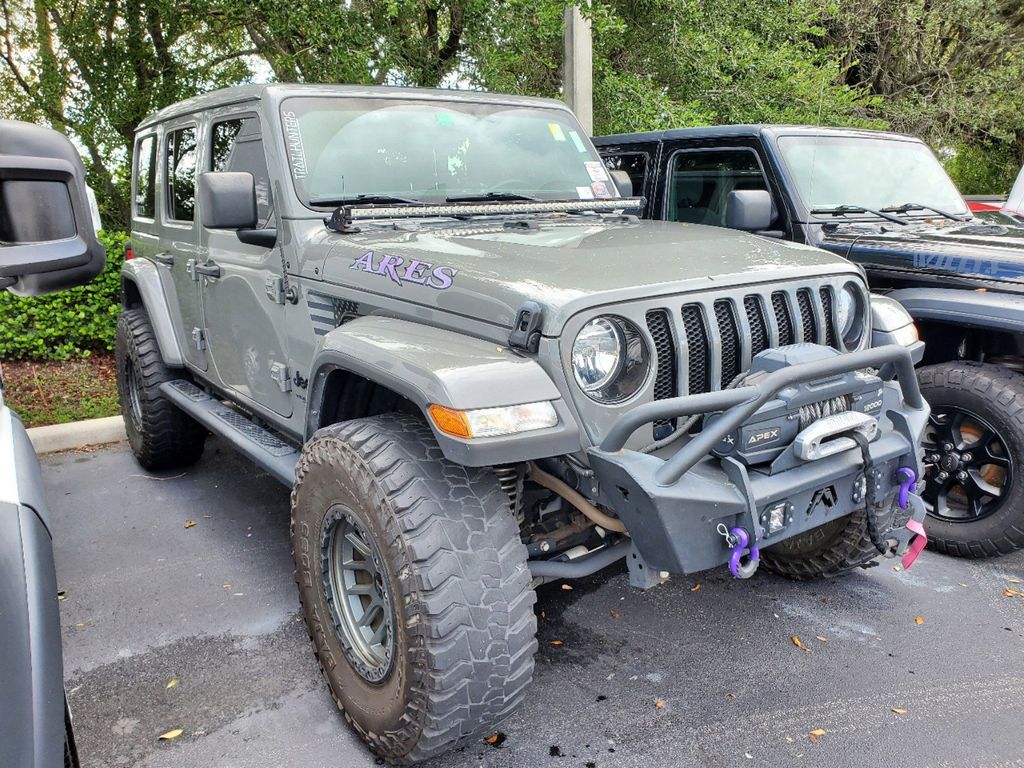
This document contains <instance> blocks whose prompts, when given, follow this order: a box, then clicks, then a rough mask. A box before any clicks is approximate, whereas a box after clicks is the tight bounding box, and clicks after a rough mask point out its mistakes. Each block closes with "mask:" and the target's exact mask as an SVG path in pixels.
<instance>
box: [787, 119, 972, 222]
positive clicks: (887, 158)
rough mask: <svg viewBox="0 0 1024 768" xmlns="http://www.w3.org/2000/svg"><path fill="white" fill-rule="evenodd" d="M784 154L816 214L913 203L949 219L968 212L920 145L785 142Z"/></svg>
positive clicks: (844, 139) (822, 139)
mask: <svg viewBox="0 0 1024 768" xmlns="http://www.w3.org/2000/svg"><path fill="white" fill-rule="evenodd" d="M779 149H780V150H781V152H782V156H783V158H785V161H786V165H787V166H788V168H789V171H790V173H791V174H792V176H793V180H794V182H795V183H796V186H797V189H798V190H799V192H800V196H801V198H802V199H803V201H804V203H805V204H806V206H807V207H808V208H809V209H811V210H815V209H827V208H835V207H836V206H840V205H849V206H859V207H862V208H874V209H876V210H879V209H883V208H892V207H895V206H899V205H903V204H904V203H914V204H916V205H921V206H932V207H934V208H938V209H939V210H942V211H947V212H949V213H957V214H960V213H966V212H967V206H966V205H965V204H964V201H963V198H962V197H961V196H960V192H959V191H957V188H956V187H955V186H953V182H952V181H950V179H949V176H947V175H946V171H945V169H943V167H942V165H941V163H939V161H938V159H937V158H936V157H935V155H933V154H932V152H931V150H930V149H928V147H926V146H925V145H924V144H920V143H918V142H916V141H896V140H892V139H882V138H868V137H859V136H782V137H780V138H779ZM917 212H918V211H916V210H913V211H911V213H917ZM923 213H925V214H929V215H930V214H931V213H932V212H931V211H923Z"/></svg>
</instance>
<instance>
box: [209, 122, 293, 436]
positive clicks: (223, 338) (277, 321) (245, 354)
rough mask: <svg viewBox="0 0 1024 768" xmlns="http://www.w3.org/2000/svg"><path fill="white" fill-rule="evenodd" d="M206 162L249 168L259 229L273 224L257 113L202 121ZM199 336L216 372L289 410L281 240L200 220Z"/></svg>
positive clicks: (245, 393) (256, 400) (242, 391)
mask: <svg viewBox="0 0 1024 768" xmlns="http://www.w3.org/2000/svg"><path fill="white" fill-rule="evenodd" d="M206 140H207V142H208V148H209V151H208V152H207V153H206V157H207V163H206V168H207V169H208V170H210V171H247V172H249V173H251V174H252V175H253V178H254V179H255V181H256V201H257V211H258V218H259V223H258V224H257V228H274V227H276V223H275V221H276V220H275V217H274V205H273V199H272V195H271V189H270V175H269V173H268V171H267V159H266V155H265V154H264V152H263V139H262V135H261V131H260V121H259V118H258V117H257V116H256V115H255V114H253V113H251V112H239V113H238V114H229V115H224V114H221V115H218V116H216V117H214V118H213V119H212V120H211V121H210V124H209V126H208V128H207V132H206ZM200 243H201V245H202V246H203V252H204V254H205V258H206V261H205V262H204V263H203V264H202V265H200V270H199V274H200V278H199V279H200V284H201V286H202V295H203V318H204V322H205V331H204V333H205V339H206V344H207V348H208V350H209V354H210V357H211V359H212V361H213V368H214V379H215V380H216V381H218V383H219V384H220V385H221V386H223V387H224V388H226V389H229V390H231V391H233V392H235V393H237V394H238V395H240V396H241V397H242V398H243V399H248V400H249V401H251V402H252V403H253V404H254V405H258V406H262V407H263V408H266V409H268V410H270V411H273V412H275V413H278V414H280V415H282V416H290V415H291V412H292V393H291V387H292V382H291V372H290V371H289V370H288V355H287V350H288V345H287V338H286V335H285V323H284V306H285V305H284V301H285V299H284V296H283V291H282V284H281V277H282V274H283V264H282V251H281V248H280V246H274V247H267V246H266V245H255V244H249V243H243V242H242V241H241V240H239V237H238V233H236V232H233V231H229V230H216V229H207V228H205V227H201V233H200Z"/></svg>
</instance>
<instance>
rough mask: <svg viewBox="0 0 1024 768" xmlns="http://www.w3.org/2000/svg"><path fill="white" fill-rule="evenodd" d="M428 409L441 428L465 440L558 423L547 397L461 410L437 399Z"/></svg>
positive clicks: (496, 435) (497, 435) (435, 422)
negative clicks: (447, 405)
mask: <svg viewBox="0 0 1024 768" xmlns="http://www.w3.org/2000/svg"><path fill="white" fill-rule="evenodd" d="M427 410H428V411H429V413H430V418H431V419H433V420H434V424H435V425H436V426H437V428H438V429H439V430H441V431H442V432H444V433H445V434H446V435H451V436H452V437H458V438H461V439H463V440H471V439H473V438H477V437H500V436H502V435H515V434H518V433H520V432H532V431H533V430H536V429H547V428H549V427H553V426H555V425H557V424H558V414H557V413H555V408H554V406H553V405H551V402H550V401H548V400H542V401H540V402H537V403H523V404H522V405H505V406H501V407H499V408H476V409H474V410H469V411H460V410H456V409H455V408H447V407H445V406H443V405H438V404H437V403H434V404H433V405H431V406H430V407H429V408H428V409H427Z"/></svg>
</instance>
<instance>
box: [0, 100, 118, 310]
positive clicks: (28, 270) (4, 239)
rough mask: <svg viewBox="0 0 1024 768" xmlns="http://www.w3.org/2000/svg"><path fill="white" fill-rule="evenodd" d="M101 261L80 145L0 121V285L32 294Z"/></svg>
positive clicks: (71, 282) (88, 275)
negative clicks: (79, 150) (78, 148)
mask: <svg viewBox="0 0 1024 768" xmlns="http://www.w3.org/2000/svg"><path fill="white" fill-rule="evenodd" d="M105 263H106V252H105V251H104V249H103V246H102V245H101V244H100V242H99V240H98V239H97V237H96V226H95V224H94V218H93V210H92V205H91V204H90V200H89V193H88V187H87V186H86V183H85V167H84V166H83V165H82V158H81V157H80V156H79V154H78V150H76V149H75V147H74V145H72V143H71V142H70V141H69V140H68V138H67V137H66V136H64V135H63V134H61V133H58V132H57V131H54V130H52V129H50V128H43V127H41V126H38V125H32V124H30V123H22V122H18V121H13V120H0V288H6V289H7V290H9V291H11V292H12V293H16V294H18V295H19V296H38V295H40V294H43V293H50V292H52V291H58V290H61V289H64V288H70V287H72V286H75V285H81V284H82V283H86V282H88V281H89V280H91V279H92V278H94V277H95V276H96V275H98V274H99V273H100V272H101V271H103V266H104V264H105Z"/></svg>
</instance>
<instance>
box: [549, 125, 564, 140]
mask: <svg viewBox="0 0 1024 768" xmlns="http://www.w3.org/2000/svg"><path fill="white" fill-rule="evenodd" d="M548 130H549V131H551V135H552V136H554V137H555V141H565V133H564V132H563V131H562V126H560V125H559V124H558V123H548Z"/></svg>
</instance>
